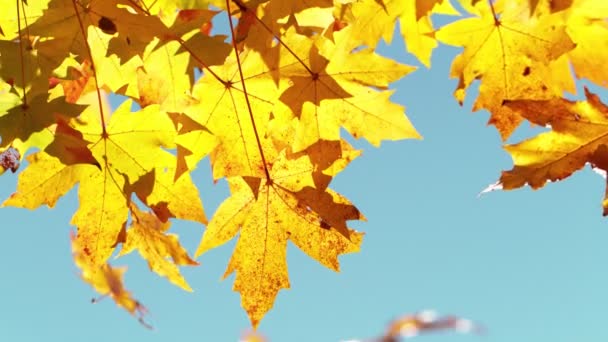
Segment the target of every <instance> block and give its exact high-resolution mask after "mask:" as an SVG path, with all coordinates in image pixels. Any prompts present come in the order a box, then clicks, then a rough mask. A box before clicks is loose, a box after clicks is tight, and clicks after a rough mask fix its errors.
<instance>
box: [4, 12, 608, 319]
mask: <svg viewBox="0 0 608 342" xmlns="http://www.w3.org/2000/svg"><path fill="white" fill-rule="evenodd" d="M4 5H5V8H4V11H3V13H2V14H1V15H0V34H1V39H0V78H1V83H0V138H1V141H0V167H1V168H2V171H5V170H9V169H10V170H11V171H12V172H16V171H17V170H18V169H20V163H21V162H22V161H23V160H24V159H25V160H26V161H27V163H26V164H27V166H25V167H23V170H22V171H20V174H19V179H18V183H17V189H16V192H15V193H13V194H12V195H11V196H10V197H9V198H8V199H6V200H5V201H4V202H3V204H2V205H3V206H16V207H23V208H28V209H35V208H37V207H39V206H41V205H47V206H49V207H53V206H54V205H55V204H56V202H57V200H58V199H59V198H60V197H61V196H62V195H63V194H65V193H66V192H68V191H69V190H70V189H71V188H73V187H74V186H76V184H78V197H79V208H78V210H77V211H76V213H75V214H74V216H73V218H72V221H71V224H72V225H74V226H76V228H77V233H76V234H75V235H74V236H73V238H72V245H73V253H74V258H75V262H76V264H77V265H78V267H80V268H81V270H82V278H83V279H84V280H85V281H87V282H89V283H90V284H91V285H92V286H93V287H94V288H95V289H96V290H97V291H98V292H100V293H101V294H102V295H109V296H110V297H112V298H113V299H114V300H115V301H116V302H117V303H118V304H119V305H121V306H122V307H124V308H125V309H127V310H128V311H129V312H131V313H134V314H137V315H140V319H141V315H143V314H144V313H145V309H144V308H143V306H142V305H141V304H140V303H139V302H138V301H136V300H135V299H133V297H132V296H131V294H130V293H129V292H128V291H126V290H125V289H124V287H123V284H122V274H123V272H124V269H121V268H113V267H112V266H110V265H109V264H108V263H107V262H108V259H109V257H110V256H112V255H113V254H114V253H118V254H119V255H123V254H127V253H130V252H132V251H134V250H137V251H138V252H139V254H140V255H141V256H142V257H143V258H144V259H146V260H147V262H148V264H149V266H150V269H151V270H153V271H154V272H156V273H158V274H159V275H161V276H164V277H166V278H167V279H168V280H169V281H171V282H172V283H174V284H175V285H177V286H179V287H181V288H183V289H185V290H188V291H190V290H191V288H190V286H189V285H188V283H187V282H186V280H185V279H184V278H183V277H182V275H181V274H180V271H179V266H184V265H190V266H192V265H197V262H196V261H195V260H194V259H193V257H191V256H190V255H189V254H188V252H187V251H186V250H185V249H184V248H183V247H182V246H181V245H180V243H179V240H178V237H177V236H176V235H174V234H171V233H168V232H167V231H168V229H169V228H170V224H171V222H172V219H183V220H191V221H197V222H200V223H202V224H206V226H207V227H206V230H205V232H204V234H203V236H202V240H201V242H200V245H199V247H198V249H197V251H196V252H195V257H198V256H200V255H201V254H203V253H205V252H206V251H208V250H210V249H212V248H215V247H218V246H220V245H222V244H224V243H226V242H227V241H229V240H231V239H233V238H235V237H236V236H237V235H238V241H237V244H236V248H235V250H234V253H233V255H232V258H231V260H230V262H229V264H228V268H227V270H226V276H227V275H229V274H231V273H233V272H234V273H236V278H235V283H234V289H235V290H236V291H239V292H240V294H241V301H242V306H243V308H244V309H245V310H246V311H247V313H248V315H249V317H250V319H251V322H252V325H253V326H254V327H255V326H256V325H257V324H258V323H259V321H260V320H261V319H262V317H263V316H264V314H265V313H266V312H267V311H268V310H270V308H271V307H272V305H273V302H274V299H275V297H276V295H277V293H278V291H280V290H281V289H283V288H288V287H289V286H290V284H289V278H288V273H287V262H286V246H287V241H288V240H289V241H291V242H292V243H294V244H295V245H296V246H297V247H298V248H300V249H301V250H303V251H304V252H305V253H306V254H308V255H309V256H310V257H312V258H314V259H316V260H317V261H319V262H320V263H321V264H323V265H324V266H326V267H328V268H330V269H333V270H336V271H338V270H339V263H338V256H339V255H342V254H346V253H351V252H356V251H358V250H359V247H360V245H361V242H362V239H363V234H362V233H360V232H357V231H355V230H353V229H351V228H349V227H348V225H347V222H348V221H350V220H365V217H364V216H363V215H362V214H361V213H360V212H359V210H358V209H357V208H356V207H355V206H354V205H353V204H352V203H351V202H350V201H349V200H348V199H346V198H344V197H343V196H342V195H340V194H338V193H336V192H335V191H333V190H332V189H331V188H329V184H330V182H331V180H332V178H333V177H335V176H336V175H337V174H338V173H339V172H340V171H342V170H343V169H344V168H345V167H346V166H347V165H348V164H349V163H350V161H352V160H353V159H354V158H357V156H358V155H359V151H358V150H356V149H354V148H353V147H352V146H351V145H350V144H349V143H348V142H347V141H346V140H345V139H344V138H343V137H342V133H341V129H344V130H345V131H346V132H348V133H349V134H350V135H351V136H352V137H354V138H357V139H358V138H363V139H365V140H367V141H368V142H369V143H371V144H372V145H374V146H379V145H380V144H381V142H382V141H386V140H398V139H408V138H413V139H417V138H420V135H419V134H418V133H417V132H416V130H415V129H414V127H413V125H412V124H411V123H410V121H409V120H408V119H407V117H406V116H405V115H404V108H403V107H402V106H400V105H398V104H395V103H393V102H391V100H390V96H391V94H392V93H393V90H390V89H389V85H390V84H391V83H393V82H395V81H397V80H399V79H400V78H402V77H404V76H406V75H408V74H409V73H411V72H413V71H414V70H415V69H416V68H415V67H413V66H408V65H404V64H401V63H399V62H397V61H394V60H392V59H390V58H387V57H384V56H381V55H380V54H378V53H377V52H376V51H375V47H376V46H377V44H378V42H379V41H380V40H381V39H384V40H385V41H388V42H390V41H391V40H392V38H393V37H392V36H393V32H394V30H395V25H396V24H397V23H398V24H399V28H400V33H401V36H402V37H403V39H404V40H405V44H406V46H407V49H408V51H409V52H410V53H411V54H413V55H414V56H416V57H417V58H418V59H419V61H420V62H421V63H422V64H423V65H425V66H426V67H430V60H431V55H432V52H433V49H434V48H435V47H437V46H438V43H443V44H448V45H454V46H459V47H462V48H463V52H462V53H461V54H460V55H458V56H457V57H456V58H455V59H454V61H453V63H452V68H451V75H450V76H451V77H454V78H457V79H458V86H457V89H456V90H455V92H454V96H455V98H456V100H458V101H459V102H460V103H461V104H462V103H463V101H464V99H465V96H466V95H467V91H468V89H469V87H470V86H471V85H472V84H473V83H474V82H475V81H479V82H480V86H479V94H478V96H477V98H476V100H475V103H474V106H473V110H479V109H486V110H488V111H489V112H490V113H491V118H490V121H489V123H490V124H492V125H494V126H495V127H496V128H497V130H498V131H499V133H500V135H501V137H502V138H503V139H504V140H506V139H507V138H509V137H510V136H511V134H512V133H513V132H514V130H515V129H516V128H517V127H518V126H520V125H521V123H522V122H524V121H528V122H530V123H532V124H536V125H541V126H546V127H549V128H550V130H549V131H548V132H544V133H540V134H539V135H538V136H536V137H533V138H531V139H529V140H525V141H522V142H520V143H517V144H513V145H507V146H506V150H507V151H508V152H509V153H510V154H511V155H512V157H513V161H514V164H515V165H514V168H513V169H512V170H510V171H505V172H503V173H502V175H501V177H500V180H499V181H498V183H497V184H496V185H494V186H493V187H492V189H495V188H503V189H514V188H519V187H522V186H525V185H529V186H531V187H533V188H539V187H542V186H543V185H544V184H545V183H546V182H548V181H556V180H561V179H564V178H567V177H569V176H570V175H571V174H573V173H574V172H576V171H577V170H579V169H581V168H582V167H583V166H584V165H585V164H587V163H591V164H592V165H594V166H595V167H598V168H600V169H604V170H606V169H608V148H607V146H606V144H607V143H608V138H607V136H608V129H607V128H606V127H608V126H607V125H606V122H608V107H606V105H604V104H603V103H602V102H601V101H600V100H599V98H598V96H597V95H594V94H592V93H591V92H589V91H588V90H585V93H586V97H587V99H586V100H584V101H578V102H573V101H570V100H568V99H567V98H565V95H566V94H567V93H570V94H574V93H576V82H577V81H578V80H581V79H586V80H588V81H589V82H593V83H595V84H597V85H599V86H604V85H605V84H606V81H607V80H608V75H607V74H606V73H607V72H608V71H607V69H606V68H605V67H604V61H606V60H607V57H608V56H607V55H606V54H608V23H607V22H606V20H605V19H606V17H608V3H607V2H606V1H603V0H511V1H482V0H457V1H449V0H399V1H397V0H307V1H296V0H289V1H287V0H285V1H283V0H270V1H268V0H266V1H264V0H251V1H244V0H225V1H224V0H157V1H143V0H103V1H102V0H50V1H45V0H40V1H31V0H30V1H29V2H28V1H26V0H21V1H20V0H15V1H13V2H6V3H5V4H4ZM437 14H440V15H451V16H454V18H455V20H454V21H453V22H452V23H450V24H447V25H445V26H442V27H439V28H437V27H435V26H434V25H433V21H432V19H433V15H437ZM222 18H223V19H222ZM219 20H225V21H226V23H227V25H226V26H227V27H228V29H227V30H226V32H227V34H226V32H216V31H221V30H216V29H214V23H215V24H216V26H217V22H218V21H219ZM107 94H118V95H122V96H125V97H127V98H128V99H127V100H125V101H124V102H123V103H122V104H121V105H120V106H119V107H118V108H117V109H115V110H114V111H112V110H111V109H110V108H109V106H108V104H107V99H106V95H107ZM207 156H208V157H209V159H210V161H211V165H212V170H213V177H214V179H215V180H217V179H221V178H224V179H226V181H227V182H228V184H229V185H230V191H231V196H230V197H229V198H227V199H226V200H225V202H224V203H223V204H222V205H221V206H220V207H219V208H218V210H217V211H216V212H215V213H214V214H213V216H212V217H211V219H210V220H209V221H208V220H207V216H206V215H205V213H204V211H203V205H202V201H201V199H200V196H199V193H198V190H197V188H196V186H195V184H194V183H193V181H192V179H191V177H190V172H191V171H192V170H193V169H194V168H196V166H197V164H198V163H199V162H200V161H201V160H202V159H203V158H205V157H207ZM607 212H608V199H607V200H605V201H604V213H607Z"/></svg>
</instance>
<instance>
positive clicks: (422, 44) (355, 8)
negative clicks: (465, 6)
mask: <svg viewBox="0 0 608 342" xmlns="http://www.w3.org/2000/svg"><path fill="white" fill-rule="evenodd" d="M432 14H445V15H456V14H458V12H457V11H456V10H455V9H454V8H453V7H452V5H451V4H450V2H449V1H447V0H361V1H353V2H352V3H349V4H346V5H343V9H342V10H341V15H340V16H339V20H344V21H346V22H347V23H350V25H351V26H352V32H351V35H352V38H353V39H358V40H362V41H363V42H364V43H365V45H367V46H370V47H375V46H376V45H377V44H378V41H379V40H380V39H381V38H383V39H384V40H385V41H386V42H387V43H389V44H390V43H391V41H392V39H393V32H394V26H395V22H396V21H397V20H399V22H400V28H401V35H402V36H403V39H404V41H405V45H406V47H407V50H408V51H409V52H410V53H412V54H413V55H414V56H416V57H417V58H418V59H419V60H420V61H421V62H422V63H423V64H424V65H426V66H427V67H429V66H430V65H431V53H432V51H433V49H434V48H435V47H437V41H436V40H435V38H434V37H433V35H432V32H433V31H434V28H433V23H432V21H431V15H432Z"/></svg>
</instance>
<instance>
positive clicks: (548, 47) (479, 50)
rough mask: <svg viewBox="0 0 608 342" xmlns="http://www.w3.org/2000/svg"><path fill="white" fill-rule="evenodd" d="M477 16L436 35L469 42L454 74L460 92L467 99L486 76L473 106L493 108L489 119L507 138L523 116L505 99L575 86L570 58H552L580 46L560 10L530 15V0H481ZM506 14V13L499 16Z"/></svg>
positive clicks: (448, 40)
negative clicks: (501, 4) (565, 61)
mask: <svg viewBox="0 0 608 342" xmlns="http://www.w3.org/2000/svg"><path fill="white" fill-rule="evenodd" d="M474 9H475V10H476V11H477V12H476V13H475V14H476V15H477V16H476V17H472V18H465V19H461V20H458V21H456V22H454V23H452V24H449V25H447V26H444V27H442V28H441V29H440V30H439V31H438V32H437V33H436V37H437V39H438V40H440V41H441V42H443V43H446V44H449V45H455V46H463V47H464V51H463V53H462V54H460V55H458V56H457V57H456V58H455V59H454V61H453V63H452V69H451V71H450V75H451V76H452V77H456V78H458V80H459V83H458V87H457V89H456V91H455V93H454V95H455V97H456V99H457V100H458V101H459V102H460V103H461V104H462V103H463V101H464V98H465V94H466V90H467V88H468V87H469V86H470V85H471V84H472V82H473V81H474V80H476V79H479V80H481V85H480V86H479V96H478V97H477V99H476V101H475V104H474V105H473V110H474V111H475V110H478V109H481V108H486V109H488V110H489V111H490V112H491V117H490V121H489V123H491V124H493V125H495V126H496V128H497V129H498V131H499V132H500V134H501V137H502V138H503V139H507V138H508V137H509V136H510V135H511V133H512V132H513V131H514V130H515V128H517V127H518V126H519V124H520V123H521V120H522V118H521V117H520V116H518V115H517V113H515V112H512V111H510V110H509V108H508V107H507V108H504V107H502V106H501V105H502V101H503V100H516V99H534V100H538V99H541V100H542V99H549V98H551V97H554V96H560V95H561V94H562V92H563V91H564V90H570V91H572V92H574V87H573V85H572V81H571V76H570V75H569V74H568V72H567V71H563V70H564V68H566V70H567V68H568V66H567V64H551V62H553V61H555V60H556V59H557V58H558V57H560V56H561V55H563V54H564V53H566V52H568V51H570V50H571V49H572V48H574V43H573V42H572V40H571V39H570V38H569V36H568V35H567V34H566V26H565V25H564V23H563V22H562V21H561V17H560V16H558V15H557V14H544V15H539V16H529V15H527V14H524V15H522V13H529V8H528V7H527V1H508V2H505V3H504V8H501V7H499V5H497V4H492V3H488V2H486V1H480V2H478V3H477V4H476V6H475V7H474ZM499 15H500V16H499Z"/></svg>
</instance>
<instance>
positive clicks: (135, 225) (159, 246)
mask: <svg viewBox="0 0 608 342" xmlns="http://www.w3.org/2000/svg"><path fill="white" fill-rule="evenodd" d="M130 209H131V214H132V218H133V222H132V224H131V226H130V227H129V228H128V229H127V237H126V240H127V241H126V242H125V243H124V245H123V247H122V250H121V251H120V254H119V255H126V254H128V253H131V252H132V251H133V250H135V249H137V250H138V251H139V254H140V255H141V256H142V258H144V259H146V260H147V261H148V266H150V269H151V270H153V271H154V272H156V273H158V274H159V275H161V276H164V277H167V278H168V279H169V281H171V282H172V283H174V284H175V285H177V286H179V287H181V288H183V289H184V290H187V291H192V288H190V286H189V285H188V283H187V282H186V280H185V279H184V277H183V276H182V275H181V274H180V272H179V269H178V268H177V265H190V266H192V265H198V263H197V262H196V261H194V260H192V259H191V258H190V257H189V256H188V252H186V250H185V249H184V248H183V247H182V246H181V245H180V243H179V241H178V238H177V235H175V234H166V231H167V230H168V229H169V226H170V223H169V222H162V221H161V220H159V219H158V217H156V215H154V214H150V213H145V212H142V211H140V210H139V209H138V208H137V206H135V204H133V203H132V204H131V206H130ZM168 257H171V259H172V260H173V262H170V261H169V260H167V258H168Z"/></svg>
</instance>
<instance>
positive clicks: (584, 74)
mask: <svg viewBox="0 0 608 342" xmlns="http://www.w3.org/2000/svg"><path fill="white" fill-rule="evenodd" d="M565 2H567V1H565ZM607 16H608V3H607V2H605V1H601V0H600V1H576V2H574V3H573V4H572V7H571V8H570V9H569V10H568V17H567V21H566V24H567V31H568V35H569V36H570V37H571V38H572V40H573V41H574V43H575V44H576V47H575V48H574V49H573V50H572V51H570V52H568V57H569V59H570V62H571V63H572V67H573V69H574V73H575V74H576V76H577V77H579V78H581V79H582V78H586V79H589V80H590V81H592V82H595V83H597V84H599V85H602V86H605V85H606V84H608V71H607V70H606V68H605V67H604V63H603V61H605V60H606V58H608V52H607V51H608V50H607V49H606V47H608V24H607V23H606V21H605V18H606V17H607Z"/></svg>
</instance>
